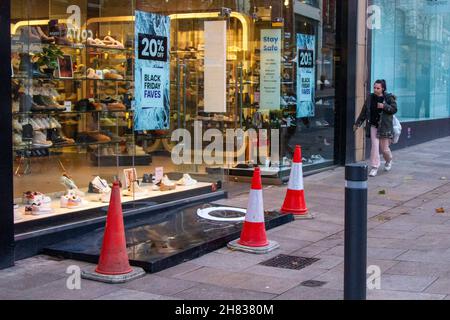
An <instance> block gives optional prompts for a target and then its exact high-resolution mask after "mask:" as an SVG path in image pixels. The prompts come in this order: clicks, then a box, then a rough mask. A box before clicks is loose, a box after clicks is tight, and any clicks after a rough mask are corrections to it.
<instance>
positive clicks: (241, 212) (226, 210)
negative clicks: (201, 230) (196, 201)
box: [197, 207, 247, 222]
mask: <svg viewBox="0 0 450 320" xmlns="http://www.w3.org/2000/svg"><path fill="white" fill-rule="evenodd" d="M246 212H247V210H245V209H242V208H231V207H209V208H203V209H198V210H197V215H198V216H199V217H202V218H204V219H208V220H213V221H223V222H240V221H244V220H245V214H246Z"/></svg>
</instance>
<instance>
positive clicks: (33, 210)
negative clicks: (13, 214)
mask: <svg viewBox="0 0 450 320" xmlns="http://www.w3.org/2000/svg"><path fill="white" fill-rule="evenodd" d="M22 201H23V203H24V204H25V214H31V215H35V216H37V215H40V214H47V213H51V212H52V211H53V209H52V207H51V203H52V199H51V198H50V197H47V196H45V195H44V194H42V193H40V192H32V191H27V192H25V193H24V194H23V200H22Z"/></svg>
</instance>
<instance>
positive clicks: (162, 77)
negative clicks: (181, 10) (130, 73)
mask: <svg viewBox="0 0 450 320" xmlns="http://www.w3.org/2000/svg"><path fill="white" fill-rule="evenodd" d="M135 36H136V46H135V48H136V62H135V93H136V97H135V99H136V103H135V113H134V130H135V131H144V130H161V129H169V126H170V94H169V90H170V83H169V82H170V58H169V53H170V51H169V46H170V18H169V17H167V16H161V15H158V14H154V13H148V12H142V11H136V20H135Z"/></svg>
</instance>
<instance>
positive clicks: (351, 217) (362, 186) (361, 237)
mask: <svg viewBox="0 0 450 320" xmlns="http://www.w3.org/2000/svg"><path fill="white" fill-rule="evenodd" d="M344 255H345V262H344V300H366V281H367V280H366V279H367V165H365V164H352V165H347V166H346V167H345V251H344Z"/></svg>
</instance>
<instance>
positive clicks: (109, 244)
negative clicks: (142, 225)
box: [82, 181, 145, 283]
mask: <svg viewBox="0 0 450 320" xmlns="http://www.w3.org/2000/svg"><path fill="white" fill-rule="evenodd" d="M143 275H145V272H144V270H143V269H141V268H132V267H131V266H130V262H129V260H128V254H127V246H126V239H125V227H124V223H123V214H122V203H121V199H120V186H119V182H117V181H116V182H114V184H113V187H112V191H111V198H110V201H109V208H108V215H107V217H106V226H105V233H104V236H103V244H102V249H101V253H100V259H99V262H98V266H97V267H96V268H95V270H94V271H90V270H89V271H83V272H82V277H83V278H85V279H90V280H96V281H101V282H107V283H123V282H127V281H130V280H134V279H136V278H138V277H141V276H143Z"/></svg>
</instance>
